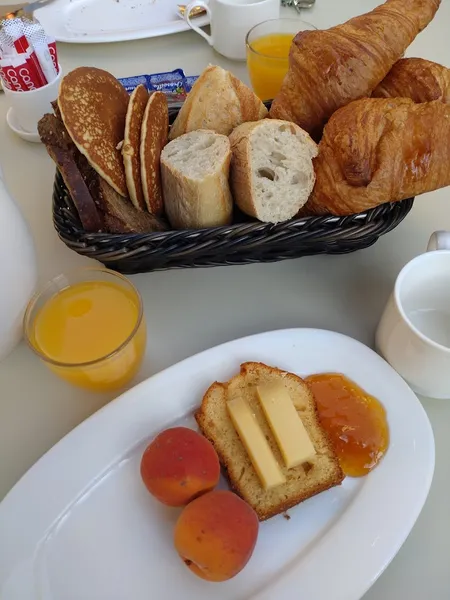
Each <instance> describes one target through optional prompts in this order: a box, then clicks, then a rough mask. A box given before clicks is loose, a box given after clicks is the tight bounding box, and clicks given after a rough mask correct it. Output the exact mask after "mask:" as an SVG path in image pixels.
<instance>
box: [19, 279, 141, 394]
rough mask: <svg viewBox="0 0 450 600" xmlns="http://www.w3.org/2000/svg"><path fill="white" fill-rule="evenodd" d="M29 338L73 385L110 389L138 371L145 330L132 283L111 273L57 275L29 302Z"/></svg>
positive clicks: (34, 347) (139, 304)
mask: <svg viewBox="0 0 450 600" xmlns="http://www.w3.org/2000/svg"><path fill="white" fill-rule="evenodd" d="M24 330H25V338H26V340H27V342H28V344H29V345H30V347H31V348H32V350H33V351H34V352H35V353H36V354H37V355H38V356H39V357H40V358H41V360H42V361H43V362H44V363H45V364H46V365H47V366H48V367H49V369H51V370H52V371H53V372H54V373H56V374H57V375H59V376H60V377H62V378H63V379H65V380H66V381H68V382H69V383H72V384H74V385H77V386H80V387H83V388H86V389H89V390H94V391H110V390H117V389H120V388H123V387H124V386H125V385H126V384H127V383H128V382H129V381H130V380H131V379H132V378H133V377H134V376H135V375H136V373H137V372H138V370H139V367H140V366H141V363H142V359H143V357H144V353H145V347H146V341H147V331H146V325H145V318H144V314H143V306H142V300H141V297H140V295H139V292H138V291H137V290H136V288H135V287H134V286H133V285H132V283H131V282H130V281H129V280H128V279H127V278H126V277H123V276H122V275H119V274H118V273H115V272H113V271H109V270H107V269H101V268H94V269H80V270H78V271H75V272H73V273H69V274H63V275H59V276H58V277H56V278H55V279H53V280H52V281H50V282H49V283H48V284H47V285H46V286H45V288H44V289H43V290H42V291H41V292H39V293H38V294H36V296H35V297H34V298H32V299H31V301H30V303H29V305H28V308H27V310H26V312H25V317H24Z"/></svg>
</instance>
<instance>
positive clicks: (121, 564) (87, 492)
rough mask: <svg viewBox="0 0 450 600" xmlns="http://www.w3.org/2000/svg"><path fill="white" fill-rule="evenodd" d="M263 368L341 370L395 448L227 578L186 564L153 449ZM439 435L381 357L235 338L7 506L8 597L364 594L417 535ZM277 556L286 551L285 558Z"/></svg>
mask: <svg viewBox="0 0 450 600" xmlns="http://www.w3.org/2000/svg"><path fill="white" fill-rule="evenodd" d="M247 360H260V361H263V362H266V363H268V364H271V365H276V366H279V367H282V368H284V369H287V370H289V371H294V372H296V373H299V374H300V375H307V374H310V373H315V372H323V371H338V372H342V373H345V374H346V375H347V376H349V377H351V378H352V379H354V380H355V381H356V382H357V383H358V384H360V385H361V386H362V387H363V388H364V389H366V390H367V391H368V392H369V393H371V394H373V395H375V396H376V397H377V398H379V399H380V400H381V401H382V402H383V403H384V405H385V407H386V409H387V414H388V419H389V427H390V433H391V444H390V447H389V450H388V452H387V454H386V456H385V458H384V459H383V461H382V462H381V464H380V465H379V467H378V468H377V469H375V470H374V471H373V472H372V473H371V474H370V475H369V476H368V477H365V478H361V479H350V478H347V479H346V480H345V481H344V483H343V485H342V486H340V487H338V488H334V489H332V490H329V491H327V492H324V493H322V494H320V495H318V496H316V497H315V498H311V499H310V500H308V501H307V502H305V503H303V504H301V505H299V506H297V507H295V508H294V509H292V510H291V511H289V512H290V516H291V519H290V520H286V519H284V518H283V516H279V517H276V518H274V519H271V520H269V521H267V522H266V523H263V524H262V525H261V528H260V536H259V539H258V543H257V547H256V550H255V553H254V555H253V557H252V559H251V561H250V562H249V564H248V565H247V567H246V568H245V569H244V570H243V571H242V572H241V573H240V574H239V575H238V576H237V577H235V578H234V579H232V580H230V581H229V582H226V583H222V584H211V583H207V582H205V581H202V580H200V579H198V578H197V577H195V576H194V575H193V574H191V573H190V571H189V570H188V569H186V567H185V566H184V565H183V564H182V562H181V561H180V559H179V558H178V557H177V555H176V552H175V550H174V548H173V545H172V530H173V526H174V522H175V520H176V517H177V515H178V512H179V511H178V510H175V509H168V508H165V507H163V506H162V505H160V504H159V503H158V502H157V501H156V500H154V499H153V498H152V497H150V495H149V494H148V493H147V491H146V490H145V489H144V486H143V484H142V483H141V481H140V476H139V463H140V457H141V454H142V451H143V449H144V448H145V446H146V444H148V442H149V441H150V440H151V439H152V438H153V436H154V435H155V434H156V433H157V432H158V431H160V430H161V429H163V428H165V427H167V426H169V425H173V424H174V423H183V424H188V425H192V426H193V425H194V421H193V418H192V410H193V409H194V408H195V407H196V406H197V405H198V404H199V402H200V400H201V397H202V394H203V393H204V391H205V390H206V388H207V387H208V386H209V385H210V383H211V382H212V381H213V380H215V379H218V380H227V379H228V378H229V377H230V376H232V375H233V374H234V373H236V372H237V371H238V368H239V364H240V363H241V362H245V361H247ZM433 469H434V440H433V434H432V430H431V426H430V424H429V421H428V419H427V416H426V414H425V412H424V410H423V408H422V406H421V404H420V403H419V401H418V400H417V398H416V396H415V395H414V394H413V392H412V391H411V390H410V388H409V387H408V386H407V385H406V383H405V382H404V381H403V380H402V379H401V378H400V377H399V375H397V373H396V372H395V371H394V370H393V369H392V368H391V367H390V366H389V365H388V364H387V363H386V362H385V361H384V360H383V359H381V358H380V357H379V356H378V355H377V354H375V353H374V352H373V351H372V350H370V349H369V348H367V347H365V346H363V345H362V344H360V343H359V342H356V341H355V340H352V339H350V338H347V337H345V336H342V335H340V334H337V333H332V332H328V331H321V330H314V329H292V330H284V331H275V332H270V333H263V334H260V335H255V336H251V337H248V338H244V339H241V340H236V341H234V342H230V343H228V344H224V345H222V346H218V347H217V348H213V349H211V350H208V351H206V352H203V353H201V354H199V355H197V356H194V357H192V358H189V359H187V360H185V361H183V362H181V363H179V364H178V365H175V366H173V367H171V368H170V369H167V370H166V371H163V372H162V373H159V374H157V375H155V376H154V377H152V378H150V379H148V380H147V381H145V382H143V383H142V384H140V385H139V386H137V387H136V388H134V389H132V390H130V391H129V392H127V393H126V394H124V395H123V396H121V397H120V398H119V399H117V400H116V401H114V402H112V403H111V404H109V405H108V406H106V407H105V408H103V409H102V410H101V411H99V412H98V413H96V414H95V415H93V416H92V417H91V418H90V419H88V420H87V421H85V422H84V423H82V424H81V425H80V426H79V427H77V428H76V429H75V430H74V431H73V432H71V433H70V434H69V435H68V436H66V437H65V438H64V439H63V440H62V441H61V442H59V443H58V444H57V445H56V446H55V447H54V448H53V449H52V450H50V451H49V452H48V453H47V454H46V455H45V456H44V457H43V458H42V459H41V460H40V461H39V462H38V463H37V464H36V465H35V466H34V467H33V468H32V469H31V470H30V471H29V472H28V473H27V474H26V475H25V476H24V477H23V478H22V479H21V480H20V481H19V483H18V484H17V485H16V486H15V488H14V489H13V490H12V491H11V492H10V493H9V494H8V496H7V497H6V498H5V500H4V501H3V502H2V504H1V505H0V539H1V540H7V543H2V544H0V596H1V598H2V600H19V599H20V600H37V599H38V598H39V599H40V600H50V599H52V600H53V599H58V600H81V599H83V600H129V599H130V598H132V599H133V600H144V599H145V600H148V598H152V600H160V599H164V600H179V599H180V598H187V599H194V598H195V599H196V600H206V599H208V600H210V599H211V598H212V597H214V598H215V599H216V600H225V599H226V600H244V599H249V598H252V599H258V600H290V599H297V598H299V597H300V596H299V594H300V595H301V597H302V598H305V599H308V600H313V599H314V600H357V599H359V598H360V597H361V596H362V595H363V594H364V592H365V591H366V590H367V589H368V588H369V587H370V586H371V585H372V584H373V582H374V581H375V580H376V579H377V577H378V576H379V575H380V574H381V573H382V571H383V570H384V569H385V568H386V566H387V565H388V564H389V562H390V561H391V560H392V558H393V557H394V556H395V554H396V553H397V551H398V550H399V548H400V546H401V545H402V544H403V542H404V540H405V539H406V537H407V535H408V533H409V532H410V531H411V528H412V527H413V525H414V523H415V521H416V519H417V517H418V515H419V513H420V511H421V509H422V506H423V504H424V502H425V499H426V497H427V494H428V490H429V487H430V484H431V480H432V476H433ZM274 549H276V551H274Z"/></svg>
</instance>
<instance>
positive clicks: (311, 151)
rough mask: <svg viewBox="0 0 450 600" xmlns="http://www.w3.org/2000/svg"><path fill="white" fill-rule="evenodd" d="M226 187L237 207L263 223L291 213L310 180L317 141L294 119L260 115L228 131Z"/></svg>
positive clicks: (307, 192) (305, 197)
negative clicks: (227, 179)
mask: <svg viewBox="0 0 450 600" xmlns="http://www.w3.org/2000/svg"><path fill="white" fill-rule="evenodd" d="M230 143H231V151H232V158H231V177H230V183H231V189H232V192H233V196H234V200H235V202H236V204H237V205H238V206H239V208H240V209H241V210H242V211H243V212H245V213H246V214H247V215H250V216H251V217H255V218H256V219H259V220H260V221H264V222H265V223H279V222H281V221H287V220H288V219H292V217H294V216H295V215H296V214H297V213H298V211H299V210H300V208H301V207H302V206H303V205H304V204H305V203H306V201H307V200H308V198H309V195H310V194H311V192H312V189H313V187H314V182H315V179H316V177H315V174H314V167H313V164H312V159H313V157H314V156H317V144H316V143H315V142H313V140H312V139H311V138H310V137H309V135H308V134H307V133H306V131H303V129H301V128H300V127H298V125H295V124H294V123H289V122H288V121H280V120H276V119H264V120H262V121H256V122H254V123H244V124H242V125H240V126H239V127H236V129H235V130H234V131H233V132H232V133H231V135H230Z"/></svg>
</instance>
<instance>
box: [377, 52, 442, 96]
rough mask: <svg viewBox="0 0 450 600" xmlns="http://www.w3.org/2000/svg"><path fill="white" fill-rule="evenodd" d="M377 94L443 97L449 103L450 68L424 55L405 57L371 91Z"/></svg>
mask: <svg viewBox="0 0 450 600" xmlns="http://www.w3.org/2000/svg"><path fill="white" fill-rule="evenodd" d="M372 97H374V98H395V97H398V98H411V100H414V102H431V101H432V100H440V101H441V102H445V103H446V104H450V69H447V67H443V66H442V65H439V64H438V63H434V62H431V61H429V60H425V59H423V58H402V59H401V60H399V61H398V62H396V63H395V65H394V66H393V67H392V69H391V70H390V71H389V73H388V74H387V75H386V77H385V78H384V79H383V81H382V82H381V83H380V85H379V86H377V87H376V88H375V90H374V91H373V92H372Z"/></svg>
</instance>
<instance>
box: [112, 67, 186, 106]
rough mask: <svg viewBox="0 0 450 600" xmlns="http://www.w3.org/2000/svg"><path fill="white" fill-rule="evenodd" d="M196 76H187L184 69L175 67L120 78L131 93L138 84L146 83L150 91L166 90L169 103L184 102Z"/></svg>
mask: <svg viewBox="0 0 450 600" xmlns="http://www.w3.org/2000/svg"><path fill="white" fill-rule="evenodd" d="M196 80H197V77H196V76H190V77H186V75H185V74H184V71H183V69H175V70H174V71H169V72H167V73H153V74H151V75H135V76H134V77H124V78H122V79H119V81H120V83H121V84H122V85H123V87H124V88H125V89H126V91H127V92H128V93H129V94H131V92H132V91H133V90H134V89H135V88H136V87H137V86H138V85H141V84H142V85H144V86H145V87H146V89H147V90H148V91H149V92H156V91H159V92H164V93H165V94H166V96H167V101H168V103H169V104H178V103H180V102H184V100H185V99H186V96H187V94H188V93H189V92H190V91H191V88H192V86H193V84H194V82H195V81H196Z"/></svg>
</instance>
